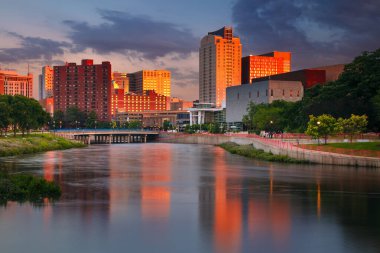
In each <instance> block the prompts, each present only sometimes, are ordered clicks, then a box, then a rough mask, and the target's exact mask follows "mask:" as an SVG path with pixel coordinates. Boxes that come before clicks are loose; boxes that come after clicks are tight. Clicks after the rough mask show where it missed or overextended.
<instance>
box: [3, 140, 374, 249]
mask: <svg viewBox="0 0 380 253" xmlns="http://www.w3.org/2000/svg"><path fill="white" fill-rule="evenodd" d="M0 167H2V169H3V170H4V169H6V170H10V171H13V172H21V171H23V172H30V173H33V174H36V175H40V176H43V177H44V178H45V179H47V180H54V181H55V182H57V183H58V184H59V185H60V186H61V187H62V191H63V195H62V197H61V199H60V200H59V201H56V202H55V203H49V202H48V201H46V202H45V205H43V206H39V205H33V204H29V203H24V204H18V203H14V202H9V203H8V204H7V205H6V206H3V207H0V252H1V253H8V252H17V253H19V252H54V253H60V252H62V253H63V252H65V253H67V252H81V253H83V252H91V253H97V252H138V253H140V252H165V253H171V252H181V253H186V252H289V253H290V252H291V253H296V252H308V253H310V252H334V253H340V252H342V253H343V252H344V253H349V252H379V250H380V170H378V169H366V168H352V167H351V168H350V167H334V166H322V165H294V164H292V165H289V164H279V163H270V162H262V161H256V160H250V159H248V158H244V157H240V156H237V155H232V154H229V153H228V152H226V151H224V150H223V149H221V148H219V147H214V146H203V145H185V144H161V143H149V144H121V145H93V146H91V147H88V148H84V149H72V150H65V151H52V152H47V153H43V154H35V155H28V156H22V157H11V158H2V159H0Z"/></svg>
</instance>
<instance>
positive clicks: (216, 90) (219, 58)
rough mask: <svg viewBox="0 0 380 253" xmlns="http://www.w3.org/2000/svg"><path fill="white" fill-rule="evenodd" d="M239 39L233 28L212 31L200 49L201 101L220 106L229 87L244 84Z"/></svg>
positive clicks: (204, 39) (202, 42)
mask: <svg viewBox="0 0 380 253" xmlns="http://www.w3.org/2000/svg"><path fill="white" fill-rule="evenodd" d="M241 54H242V45H241V43H240V39H239V38H238V37H236V36H234V35H233V31H232V28H231V27H223V28H222V29H220V30H217V31H215V32H209V33H208V35H207V36H205V37H203V38H202V40H201V45H200V48H199V101H200V102H201V103H212V104H214V105H215V106H216V107H221V106H222V105H223V103H224V102H225V99H226V88H227V87H230V86H234V85H240V84H241Z"/></svg>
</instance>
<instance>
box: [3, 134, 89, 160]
mask: <svg viewBox="0 0 380 253" xmlns="http://www.w3.org/2000/svg"><path fill="white" fill-rule="evenodd" d="M85 146H86V145H84V144H83V143H80V142H77V141H71V140H68V139H65V138H62V137H59V136H54V135H52V134H37V135H34V134H33V135H27V136H24V137H22V136H16V137H2V138H0V157H4V156H14V155H22V154H33V153H38V152H44V151H51V150H62V149H70V148H81V147H85Z"/></svg>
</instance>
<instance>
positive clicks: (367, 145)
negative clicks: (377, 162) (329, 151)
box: [324, 142, 380, 151]
mask: <svg viewBox="0 0 380 253" xmlns="http://www.w3.org/2000/svg"><path fill="white" fill-rule="evenodd" d="M324 146H327V147H334V148H345V149H354V150H374V151H380V142H353V143H346V142H344V143H328V144H327V145H324Z"/></svg>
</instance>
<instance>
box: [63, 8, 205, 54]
mask: <svg viewBox="0 0 380 253" xmlns="http://www.w3.org/2000/svg"><path fill="white" fill-rule="evenodd" d="M99 13H100V15H101V18H102V19H103V20H104V21H105V22H104V23H101V24H99V25H90V24H88V23H83V22H77V21H72V20H70V21H64V23H65V24H66V25H68V26H69V27H70V28H71V32H70V33H69V38H70V39H71V40H72V41H73V43H74V44H75V46H76V50H78V51H82V50H83V49H85V48H92V49H94V50H95V51H96V52H98V53H111V52H119V53H125V52H128V51H135V52H139V53H142V54H143V56H144V57H146V58H150V59H154V58H156V57H159V56H164V55H166V54H168V53H172V52H173V53H180V54H186V53H190V52H191V51H194V50H196V49H197V46H198V42H199V39H197V38H196V37H194V36H193V34H192V33H191V32H190V31H189V30H188V29H184V28H181V27H179V26H178V25H175V24H172V23H167V22H160V21H153V20H151V19H150V18H148V17H142V16H132V15H130V14H129V13H125V12H120V11H109V10H101V11H99Z"/></svg>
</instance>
